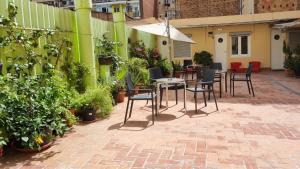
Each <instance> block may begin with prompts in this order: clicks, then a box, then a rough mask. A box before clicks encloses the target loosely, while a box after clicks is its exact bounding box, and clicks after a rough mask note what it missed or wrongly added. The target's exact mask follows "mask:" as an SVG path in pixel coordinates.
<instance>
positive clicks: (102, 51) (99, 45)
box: [95, 35, 121, 57]
mask: <svg viewBox="0 0 300 169" xmlns="http://www.w3.org/2000/svg"><path fill="white" fill-rule="evenodd" d="M95 43H96V48H95V53H96V54H97V56H98V57H114V56H115V55H117V54H116V50H117V47H119V46H121V43H120V42H114V41H111V40H109V39H108V38H107V37H106V36H105V35H103V36H102V38H101V39H100V38H97V39H96V40H95Z"/></svg>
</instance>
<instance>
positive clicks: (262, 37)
mask: <svg viewBox="0 0 300 169" xmlns="http://www.w3.org/2000/svg"><path fill="white" fill-rule="evenodd" d="M180 31H182V32H183V33H185V34H191V35H192V39H193V40H194V41H196V42H197V44H194V45H192V55H193V54H194V53H195V52H200V51H202V50H207V51H209V52H210V53H212V54H213V55H215V39H214V38H213V36H212V35H209V33H208V32H213V34H218V33H227V44H228V46H227V51H228V52H227V59H228V67H230V62H236V61H238V62H242V65H243V67H247V65H248V63H249V62H250V61H260V62H261V63H262V67H264V68H270V67H271V58H270V55H271V54H270V50H271V49H270V47H271V44H270V27H269V24H249V25H236V26H221V27H206V28H184V29H180ZM233 32H251V45H250V46H251V48H250V56H249V57H232V56H231V36H230V35H229V34H230V33H233Z"/></svg>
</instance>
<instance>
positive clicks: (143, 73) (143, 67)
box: [128, 58, 150, 93]
mask: <svg viewBox="0 0 300 169" xmlns="http://www.w3.org/2000/svg"><path fill="white" fill-rule="evenodd" d="M147 68H148V62H147V60H145V59H141V58H130V59H129V62H128V71H129V73H131V75H132V76H131V77H132V81H133V83H134V86H135V88H136V93H137V91H138V89H139V86H140V85H147V84H148V83H149V79H150V78H149V71H148V69H147Z"/></svg>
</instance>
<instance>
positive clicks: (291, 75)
mask: <svg viewBox="0 0 300 169" xmlns="http://www.w3.org/2000/svg"><path fill="white" fill-rule="evenodd" d="M284 72H285V75H286V76H288V77H293V76H295V72H294V71H293V70H291V69H284Z"/></svg>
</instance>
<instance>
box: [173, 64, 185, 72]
mask: <svg viewBox="0 0 300 169" xmlns="http://www.w3.org/2000/svg"><path fill="white" fill-rule="evenodd" d="M174 71H183V65H182V64H180V62H175V63H174Z"/></svg>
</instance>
